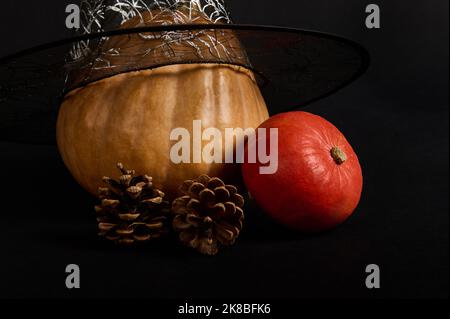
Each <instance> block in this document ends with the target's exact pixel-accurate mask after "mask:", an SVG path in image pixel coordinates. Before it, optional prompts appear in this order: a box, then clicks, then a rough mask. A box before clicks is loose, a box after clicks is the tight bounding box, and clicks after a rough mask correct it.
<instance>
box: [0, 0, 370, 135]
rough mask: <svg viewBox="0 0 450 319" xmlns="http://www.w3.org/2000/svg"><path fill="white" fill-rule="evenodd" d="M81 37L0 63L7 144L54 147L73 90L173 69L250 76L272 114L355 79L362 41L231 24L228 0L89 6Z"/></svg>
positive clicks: (111, 1) (0, 120) (97, 0)
mask: <svg viewBox="0 0 450 319" xmlns="http://www.w3.org/2000/svg"><path fill="white" fill-rule="evenodd" d="M80 8H81V28H80V30H79V34H78V35H76V36H74V37H72V38H69V39H65V40H62V41H57V42H53V43H49V44H44V45H41V46H38V47H35V48H31V49H29V50H26V51H23V52H19V53H17V54H14V55H11V56H8V57H5V58H2V59H0V140H6V141H13V142H25V143H34V144H54V143H55V125H56V119H57V115H58V108H59V106H60V104H61V100H62V98H63V97H64V96H65V95H67V93H69V92H71V91H74V90H76V89H77V88H81V87H83V86H86V85H88V84H90V83H93V82H95V81H99V80H101V79H105V78H108V77H113V76H115V75H118V74H122V73H126V72H131V71H137V70H146V69H155V68H158V67H162V66H167V65H173V64H196V63H216V64H231V65H236V66H239V67H244V68H246V69H248V70H251V71H252V72H253V73H254V74H255V75H256V77H257V81H258V84H259V87H260V89H261V92H262V94H263V96H264V99H265V101H266V102H267V105H268V108H269V112H270V113H271V114H275V113H279V112H284V111H288V110H291V109H295V108H299V107H302V106H305V105H307V104H309V103H311V102H313V101H315V100H318V99H320V98H323V97H325V96H328V95H330V94H332V93H334V92H336V91H337V90H339V89H341V88H342V87H344V86H346V85H348V84H349V83H351V82H352V81H354V80H355V79H356V78H358V77H359V76H360V75H361V74H363V73H364V71H365V70H366V69H367V66H368V60H369V59H368V54H367V52H366V50H365V49H364V48H363V47H361V46H360V45H359V44H357V43H355V42H352V41H350V40H347V39H344V38H342V37H339V36H336V35H331V34H324V33H319V32H315V31H306V30H299V29H291V28H281V27H268V26H260V25H239V24H233V23H232V22H231V18H230V14H229V12H228V11H227V9H226V7H225V5H224V1H223V0H127V1H120V0H84V1H82V2H81V5H80Z"/></svg>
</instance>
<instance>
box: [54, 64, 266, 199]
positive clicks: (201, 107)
mask: <svg viewBox="0 0 450 319" xmlns="http://www.w3.org/2000/svg"><path fill="white" fill-rule="evenodd" d="M268 116H269V115H268V111H267V107H266V105H265V102H264V100H263V97H262V96H261V93H260V90H259V88H258V86H257V83H256V80H255V77H254V75H253V74H252V73H251V72H250V71H249V70H247V69H244V68H242V67H237V66H232V65H224V64H222V65H221V64H186V65H183V64H180V65H170V66H164V67H160V68H156V69H153V70H143V71H137V72H129V73H123V74H119V75H115V76H113V77H110V78H107V79H103V80H100V81H97V82H94V83H91V84H89V85H87V86H85V87H83V88H80V89H77V90H74V91H72V92H70V93H69V94H67V96H66V97H65V98H64V101H63V103H62V105H61V108H60V111H59V116H58V122H57V142H58V147H59V150H60V153H61V155H62V158H63V160H64V162H65V164H66V166H67V167H68V169H69V170H70V172H71V173H72V175H73V176H74V177H75V179H76V180H77V181H78V182H79V183H80V184H81V185H82V186H83V187H84V188H85V189H86V190H88V191H89V192H91V193H92V194H96V193H97V188H98V187H99V186H101V184H102V177H103V176H112V177H114V176H116V175H117V173H116V168H115V164H116V163H117V162H119V161H120V162H123V163H124V164H125V165H126V166H127V167H132V168H134V169H136V170H137V172H138V173H141V174H143V173H146V174H149V175H151V176H153V178H154V180H155V185H156V186H157V187H159V188H160V189H162V190H163V191H164V192H166V193H167V195H168V197H169V198H173V197H175V196H176V195H177V189H178V186H179V185H180V183H182V182H183V181H184V180H186V179H192V178H195V177H197V176H198V175H201V174H210V175H212V176H218V177H221V178H222V179H224V180H225V181H227V182H229V183H236V182H237V181H238V180H239V179H240V173H239V165H234V164H232V165H226V164H206V163H201V164H174V163H173V162H172V161H171V159H170V149H171V147H172V146H173V145H174V143H175V142H173V141H170V133H171V131H172V130H173V129H175V128H186V129H187V130H188V131H190V133H191V136H192V133H193V132H192V122H193V120H201V121H202V124H203V127H204V128H209V127H215V128H217V129H219V130H221V132H222V134H223V136H225V128H244V129H245V128H257V127H258V126H259V124H261V123H262V122H263V121H265V120H266V119H267V118H268ZM228 147H234V145H228ZM224 149H226V148H225V147H224Z"/></svg>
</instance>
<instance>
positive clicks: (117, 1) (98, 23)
mask: <svg viewBox="0 0 450 319" xmlns="http://www.w3.org/2000/svg"><path fill="white" fill-rule="evenodd" d="M80 8H81V27H80V30H79V33H80V34H81V35H85V34H96V33H100V32H108V31H112V30H117V29H124V28H139V27H148V26H164V25H183V24H203V25H204V24H205V23H208V24H228V23H231V19H230V14H229V12H228V11H227V9H226V8H225V4H224V0H83V1H82V3H81V7H80ZM145 41H147V43H145ZM139 42H141V43H140V44H139ZM113 43H114V44H113ZM193 62H211V63H230V64H238V65H243V66H249V65H250V63H249V61H248V58H247V56H246V54H245V52H244V50H243V49H242V48H241V46H240V44H239V40H238V39H237V38H236V37H235V36H234V33H233V32H232V31H230V30H220V29H219V30H217V29H214V30H212V29H207V28H204V29H199V30H190V31H186V30H184V31H162V32H142V33H137V34H132V35H120V36H118V35H116V36H111V37H101V38H98V39H94V40H91V39H87V40H83V41H79V42H76V43H74V45H73V47H72V50H71V52H70V57H69V59H68V61H67V70H68V78H67V88H68V89H73V88H75V87H78V86H81V85H84V84H86V83H89V82H92V81H95V80H97V79H99V78H104V77H107V76H111V75H114V74H117V73H121V72H128V71H133V70H138V69H148V68H152V67H157V66H161V65H167V64H174V63H193Z"/></svg>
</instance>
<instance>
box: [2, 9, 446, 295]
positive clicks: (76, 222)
mask: <svg viewBox="0 0 450 319" xmlns="http://www.w3.org/2000/svg"><path fill="white" fill-rule="evenodd" d="M40 3H41V6H42V9H40V10H35V9H31V10H29V11H27V10H21V9H20V8H19V4H18V3H17V2H16V1H3V2H2V7H3V10H2V11H1V12H0V21H1V26H3V29H2V31H1V32H2V33H1V34H2V37H3V41H2V43H3V45H2V46H1V48H0V53H1V54H2V55H3V54H7V53H12V52H14V51H16V50H19V49H22V48H25V47H28V46H32V45H35V44H39V43H42V42H46V41H49V40H55V39H58V38H60V37H62V36H64V33H65V32H66V31H64V28H63V27H64V18H63V16H64V4H65V1H58V2H57V3H58V4H57V7H51V6H50V2H49V1H42V2H40ZM46 3H49V4H48V5H45V4H46ZM230 3H231V8H232V9H233V12H234V19H235V21H236V22H239V23H261V24H276V25H285V26H292V27H303V28H307V29H318V30H321V31H326V32H333V33H337V34H342V35H344V36H347V37H350V38H352V39H354V40H356V41H359V42H361V43H362V44H363V45H365V46H366V47H367V49H368V50H369V51H370V53H371V55H372V65H371V68H370V70H369V72H368V73H367V74H366V75H365V76H364V77H363V78H362V79H360V80H359V81H358V82H356V83H355V84H354V85H352V86H350V87H348V88H346V89H344V90H343V91H341V92H339V93H338V94H336V95H334V96H332V97H329V98H327V99H324V100H322V101H319V102H317V103H315V104H313V105H311V106H310V107H309V108H308V109H307V111H310V112H313V113H316V114H319V115H322V116H324V117H326V118H327V119H328V120H330V121H331V122H333V123H334V124H335V125H336V126H338V127H339V128H340V129H341V130H342V131H343V132H344V133H345V134H346V136H347V137H348V139H349V140H350V142H351V143H352V145H353V146H354V148H355V150H356V151H357V153H358V154H359V156H360V160H361V163H362V166H363V169H364V173H365V190H364V194H363V197H362V201H361V205H360V206H359V208H358V210H357V212H356V213H355V215H354V216H353V217H352V218H351V220H349V221H348V222H347V223H346V224H345V225H343V226H342V227H340V228H338V229H337V230H335V231H333V232H330V233H326V234H322V235H317V236H310V237H305V236H301V235H299V234H297V233H293V232H291V231H288V230H285V229H283V228H282V227H280V226H277V225H275V224H274V223H272V222H271V221H269V220H268V219H267V218H266V217H264V216H263V215H262V213H261V212H259V211H258V210H257V209H249V210H248V212H247V216H248V218H247V222H246V229H245V231H244V233H243V234H242V237H241V239H240V240H239V242H238V245H237V246H235V247H233V248H232V249H228V250H225V251H223V252H222V253H221V254H220V255H219V256H217V257H214V258H209V257H203V256H199V255H197V254H195V253H192V252H190V251H189V250H185V249H184V248H182V247H180V246H179V245H178V244H176V243H171V242H167V243H156V244H153V245H150V246H147V247H143V248H136V249H117V248H115V247H112V246H111V245H108V244H106V243H103V242H101V241H100V240H98V239H97V237H96V227H95V222H94V216H93V213H92V209H91V207H92V205H93V204H94V203H95V200H94V199H93V198H91V197H90V196H89V195H88V194H86V193H85V192H84V191H83V190H82V189H81V188H80V187H79V186H78V185H77V184H76V183H75V182H74V180H73V179H72V178H71V176H70V175H69V173H68V171H67V170H66V169H65V168H64V166H63V164H62V161H61V159H60V157H59V155H58V152H57V150H56V148H54V147H41V146H27V145H18V144H8V143H0V150H1V155H2V156H1V161H0V165H2V169H1V170H0V172H1V173H0V176H1V181H2V196H1V199H2V206H1V207H2V208H1V217H0V225H1V227H2V231H1V232H0V243H1V244H0V249H1V255H0V298H24V297H26V298H61V297H62V298H70V297H102V298H104V297H116V298H123V297H125V298H127V297H135V298H136V297H139V298H147V297H152V298H154V297H163V298H165V297H172V298H174V297H180V298H195V297H205V298H225V297H234V298H241V297H251V298H259V297H260V298H300V297H376V298H379V297H395V298H409V297H448V261H449V260H448V257H449V255H448V226H449V223H448V222H449V221H448V214H449V207H448V205H449V195H448V191H449V185H448V176H449V175H448V174H449V172H448V169H449V159H448V147H449V146H448V142H449V138H448V133H449V123H448V118H449V116H448V30H449V28H448V1H446V0H442V1H433V2H425V1H409V2H405V1H399V0H397V1H392V0H390V1H377V2H376V3H378V4H379V5H380V6H381V10H382V29H381V30H367V29H366V28H365V27H364V19H365V16H366V15H365V13H364V8H365V5H366V3H365V2H364V1H356V0H351V1H349V0H346V1H344V0H340V1H331V0H328V1H325V0H320V1H298V0H291V1H278V2H277V4H279V6H277V7H274V6H273V5H271V4H270V3H269V1H261V0H252V1H250V0H246V1H230ZM28 4H29V5H30V6H34V7H37V6H38V5H37V2H35V1H28V2H27V5H28ZM22 6H23V5H22ZM47 7H48V8H47ZM11 10H12V11H14V12H17V14H11ZM33 14H35V15H36V16H33ZM13 17H15V18H17V19H20V20H21V21H22V22H21V23H20V24H19V25H16V29H11V28H8V26H10V25H11V22H10V21H11V19H12V18H13ZM57 17H59V18H57ZM25 21H26V22H25ZM32 30H33V31H32ZM13 31H14V32H13ZM25 36H27V38H26V39H24V37H25ZM6 43H7V44H8V45H5V44H6ZM70 263H76V264H78V265H80V267H81V271H82V289H80V290H78V291H68V290H67V289H66V288H65V285H64V281H65V273H64V269H65V266H66V265H67V264H70ZM371 263H375V264H378V265H379V266H380V267H381V271H382V289H380V290H377V291H369V290H367V289H366V288H365V285H364V281H365V272H364V270H365V267H366V265H368V264H371Z"/></svg>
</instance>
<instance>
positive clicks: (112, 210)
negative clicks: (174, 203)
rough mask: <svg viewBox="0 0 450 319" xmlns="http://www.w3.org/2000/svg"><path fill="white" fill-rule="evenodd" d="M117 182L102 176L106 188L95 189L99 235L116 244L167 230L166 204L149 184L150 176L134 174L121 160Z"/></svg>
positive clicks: (167, 207)
mask: <svg viewBox="0 0 450 319" xmlns="http://www.w3.org/2000/svg"><path fill="white" fill-rule="evenodd" d="M117 167H118V168H119V169H120V171H121V172H122V176H121V177H120V180H119V181H115V180H113V179H111V178H109V177H104V178H103V182H105V183H106V184H108V187H107V188H99V190H98V196H99V198H100V200H101V204H100V205H98V206H96V207H95V211H96V213H97V221H98V223H99V225H98V226H99V229H100V232H99V236H101V237H105V238H106V239H108V240H111V241H114V242H116V243H119V244H124V245H131V244H133V243H135V242H145V241H149V240H151V239H154V238H158V237H160V236H161V235H163V234H165V233H167V231H168V227H167V220H168V217H169V213H170V204H169V202H167V201H164V196H165V195H164V193H163V192H161V191H160V190H158V189H156V188H154V187H153V184H152V178H151V177H150V176H147V175H144V176H135V174H136V172H135V171H132V170H127V169H125V168H124V167H123V165H122V164H121V163H119V164H117Z"/></svg>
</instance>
